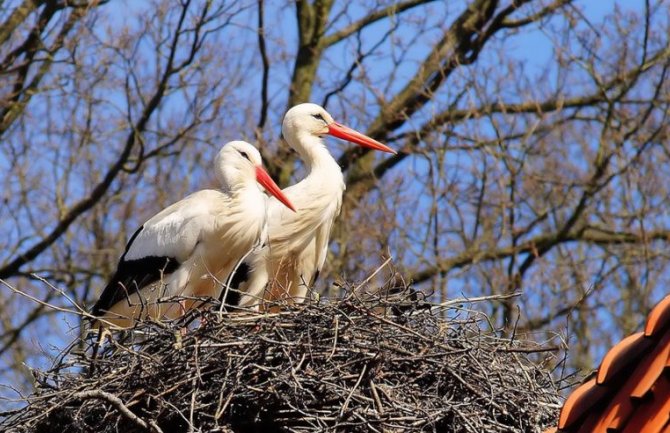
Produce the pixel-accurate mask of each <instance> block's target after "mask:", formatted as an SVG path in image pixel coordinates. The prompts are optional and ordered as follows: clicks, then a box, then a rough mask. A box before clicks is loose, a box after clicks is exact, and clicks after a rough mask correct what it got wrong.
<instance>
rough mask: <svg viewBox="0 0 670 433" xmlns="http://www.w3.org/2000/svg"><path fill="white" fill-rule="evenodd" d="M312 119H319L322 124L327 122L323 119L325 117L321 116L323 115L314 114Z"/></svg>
mask: <svg viewBox="0 0 670 433" xmlns="http://www.w3.org/2000/svg"><path fill="white" fill-rule="evenodd" d="M312 117H313V118H315V119H317V120H320V121H322V122H325V121H326V119H324V118H323V115H321V114H312Z"/></svg>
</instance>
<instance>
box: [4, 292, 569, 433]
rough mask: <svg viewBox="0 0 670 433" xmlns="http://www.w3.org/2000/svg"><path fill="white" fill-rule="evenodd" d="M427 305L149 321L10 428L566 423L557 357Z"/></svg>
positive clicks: (47, 386)
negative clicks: (554, 370) (555, 375)
mask: <svg viewBox="0 0 670 433" xmlns="http://www.w3.org/2000/svg"><path fill="white" fill-rule="evenodd" d="M418 305H419V304H417V303H411V304H410V305H409V308H408V309H407V310H408V311H404V312H402V313H400V312H399V311H397V310H396V309H393V311H392V310H391V309H389V308H380V305H379V302H376V303H374V305H373V304H371V303H370V302H363V301H359V300H357V299H355V298H353V297H348V298H346V299H344V300H340V301H333V302H321V303H312V304H310V305H304V306H300V307H297V308H293V309H283V310H282V311H281V312H278V313H250V312H246V313H245V312H235V313H228V314H223V315H218V314H216V313H215V312H208V313H204V316H202V317H198V315H195V317H194V315H191V316H190V317H187V318H185V319H183V320H181V321H180V322H178V323H170V324H165V323H162V324H159V323H141V324H139V325H138V326H137V328H136V329H135V330H134V331H132V333H130V335H125V336H124V337H121V336H119V335H116V336H115V338H114V341H112V342H111V343H110V342H108V343H106V344H105V346H104V348H102V349H101V351H100V353H99V354H98V356H97V360H96V361H95V370H94V372H93V373H89V372H90V365H91V362H92V360H91V352H92V351H91V350H88V351H87V352H86V354H82V353H76V351H74V350H73V351H71V352H70V353H68V354H66V356H65V357H63V359H62V360H60V362H58V363H57V365H56V366H55V367H54V368H53V369H52V370H51V371H48V372H45V373H40V374H38V375H37V377H38V387H37V391H36V393H35V394H34V395H33V396H31V397H30V398H28V399H27V403H28V404H27V406H26V407H25V408H23V409H21V410H20V411H18V412H17V413H15V414H13V415H12V416H9V417H8V418H6V419H5V420H4V421H2V422H0V427H4V429H5V430H6V431H10V432H60V431H67V432H72V433H76V432H145V431H153V432H165V433H167V432H189V431H202V432H213V431H217V432H275V431H277V432H279V431H282V432H283V431H289V432H317V431H319V432H321V431H342V432H367V431H372V432H406V431H434V432H478V433H479V432H542V431H543V430H544V429H545V428H546V427H547V426H549V425H551V424H553V423H555V420H556V415H557V411H558V407H559V401H560V399H559V396H558V391H557V388H556V385H555V384H554V382H553V381H552V378H551V375H550V373H549V372H548V371H547V369H546V367H542V366H541V365H540V364H538V363H537V362H538V361H542V360H544V361H547V363H548V364H549V363H553V362H554V361H555V360H551V359H549V360H548V358H551V357H553V355H552V354H551V352H550V351H548V349H547V348H546V347H541V346H538V345H536V344H533V343H530V342H524V341H518V340H513V339H510V338H502V337H500V336H499V335H498V333H496V332H495V331H493V330H491V328H490V324H489V323H488V319H487V317H486V316H484V315H482V314H478V313H474V312H472V311H469V310H466V309H463V308H461V307H462V305H461V306H455V305H454V303H453V302H452V303H450V305H444V304H443V305H441V306H432V307H427V305H426V304H425V303H424V304H421V305H420V306H421V307H422V308H419V309H417V308H414V307H417V306H418ZM406 307H407V306H406ZM198 314H199V313H198ZM203 317H204V318H205V319H206V320H205V321H204V324H202V325H201V326H200V327H196V326H195V322H197V321H200V320H201V319H202V318H203ZM194 319H195V322H194ZM185 327H187V328H188V330H186V333H185V334H184V331H185Z"/></svg>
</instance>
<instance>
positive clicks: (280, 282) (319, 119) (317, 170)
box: [227, 104, 396, 307]
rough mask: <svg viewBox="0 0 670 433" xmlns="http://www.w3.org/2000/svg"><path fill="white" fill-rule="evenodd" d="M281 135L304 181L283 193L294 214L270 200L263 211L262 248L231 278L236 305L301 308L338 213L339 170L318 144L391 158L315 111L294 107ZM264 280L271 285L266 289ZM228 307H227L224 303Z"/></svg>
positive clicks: (377, 144)
mask: <svg viewBox="0 0 670 433" xmlns="http://www.w3.org/2000/svg"><path fill="white" fill-rule="evenodd" d="M282 134H283V136H284V139H285V140H286V142H287V143H288V144H289V145H290V146H291V147H292V148H293V149H294V150H296V151H297V152H298V154H299V155H300V157H301V158H302V160H303V161H304V163H305V166H306V168H307V171H308V175H307V177H306V178H305V179H303V180H302V181H300V182H298V183H297V184H295V185H292V186H290V187H288V188H286V189H284V190H283V192H284V194H286V196H287V197H288V198H289V200H291V202H292V203H294V204H295V206H296V209H297V212H296V213H293V212H286V211H285V209H283V208H282V206H280V205H279V203H278V202H277V201H276V200H270V203H269V209H268V215H269V220H268V229H269V236H268V246H267V247H266V248H263V249H261V250H258V251H255V252H254V253H253V254H252V255H251V257H250V258H249V259H247V260H245V261H244V262H243V263H242V265H241V266H240V267H239V269H238V270H237V271H236V274H235V275H234V276H233V283H232V284H231V286H232V287H233V288H235V289H237V290H239V291H240V292H241V298H240V299H239V305H240V306H242V307H251V306H257V305H259V303H260V302H261V301H262V300H265V301H276V300H279V299H284V300H287V301H288V302H293V303H301V302H304V300H305V299H306V298H307V294H308V290H309V287H311V286H312V285H313V284H314V282H315V281H316V278H317V277H318V275H319V272H320V271H321V268H322V267H323V264H324V262H325V260H326V254H327V252H328V240H329V238H330V230H331V227H332V225H333V222H334V221H335V218H336V217H337V216H338V215H339V213H340V207H341V204H342V195H343V193H344V189H345V184H344V178H343V176H342V170H341V169H340V166H339V165H338V164H337V161H335V159H334V158H333V156H332V155H331V154H330V152H329V151H328V149H327V148H326V145H325V143H324V141H323V136H324V135H332V136H334V137H338V138H341V139H343V140H347V141H350V142H352V143H355V144H358V145H359V146H362V147H365V148H368V149H374V150H381V151H383V152H389V153H394V154H395V153H396V152H395V151H394V150H393V149H391V148H389V147H387V146H386V145H384V144H382V143H380V142H378V141H376V140H374V139H372V138H370V137H367V136H365V135H364V134H361V133H360V132H358V131H355V130H353V129H351V128H349V127H347V126H344V125H342V124H339V123H337V122H335V121H334V120H333V117H332V116H331V115H330V114H328V112H327V111H326V110H325V109H324V108H323V107H321V106H319V105H316V104H300V105H296V106H295V107H293V108H291V109H290V110H289V111H288V112H287V113H286V115H285V116H284V122H283V124H282ZM268 279H269V280H270V281H271V283H270V287H269V289H266V284H267V282H268ZM227 303H228V301H227Z"/></svg>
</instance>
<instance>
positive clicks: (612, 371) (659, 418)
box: [545, 296, 670, 433]
mask: <svg viewBox="0 0 670 433" xmlns="http://www.w3.org/2000/svg"><path fill="white" fill-rule="evenodd" d="M619 432H621V433H670V296H667V297H665V298H664V299H663V300H662V301H661V302H659V303H658V305H656V307H654V309H653V310H652V311H651V313H649V316H648V317H647V323H646V326H645V328H644V332H639V333H637V334H633V335H631V336H629V337H626V338H625V339H623V340H622V341H621V342H620V343H619V344H617V345H616V346H614V347H613V348H612V349H611V350H610V351H609V352H608V353H607V354H606V355H605V357H604V358H603V361H602V363H601V364H600V367H599V368H598V372H597V374H596V376H595V377H594V378H592V379H591V380H589V381H587V382H585V383H584V384H582V385H581V386H579V387H578V388H577V389H575V390H574V391H573V392H572V394H571V395H570V396H569V397H568V398H567V400H566V401H565V403H564V405H563V409H562V410H561V415H560V417H559V420H558V427H557V428H553V427H552V428H551V429H549V430H547V431H546V432H545V433H619Z"/></svg>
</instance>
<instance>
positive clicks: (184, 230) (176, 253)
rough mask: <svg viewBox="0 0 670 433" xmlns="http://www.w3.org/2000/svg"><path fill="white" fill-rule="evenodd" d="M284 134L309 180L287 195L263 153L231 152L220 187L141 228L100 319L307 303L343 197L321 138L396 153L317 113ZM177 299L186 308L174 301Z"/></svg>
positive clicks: (117, 322)
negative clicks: (207, 303)
mask: <svg viewBox="0 0 670 433" xmlns="http://www.w3.org/2000/svg"><path fill="white" fill-rule="evenodd" d="M282 134H283V136H284V138H285V139H286V142H287V143H288V144H289V145H290V146H291V147H292V148H293V149H294V150H296V151H297V152H298V154H299V155H300V157H301V158H302V160H303V161H304V163H305V165H306V168H307V171H308V175H307V177H306V178H305V179H303V180H302V181H300V182H298V183H297V184H295V185H293V186H290V187H288V188H286V189H284V190H283V191H282V190H280V189H279V187H278V186H277V185H276V184H275V183H274V181H273V180H272V179H271V178H270V176H269V175H268V174H267V172H266V171H265V170H264V169H263V168H262V161H261V156H260V153H259V152H258V150H256V148H255V147H253V146H252V145H251V144H249V143H246V142H243V141H232V142H230V143H227V144H226V145H224V146H223V148H222V149H221V151H220V152H219V154H218V155H217V157H216V159H215V161H214V167H215V172H216V177H217V179H218V180H219V182H220V183H221V188H220V189H219V190H202V191H198V192H196V193H194V194H191V195H190V196H188V197H186V198H185V199H183V200H181V201H178V202H177V203H175V204H173V205H171V206H169V207H167V208H166V209H164V210H163V211H161V212H159V213H158V214H156V215H155V216H154V217H152V218H151V219H149V220H148V221H147V222H146V223H145V224H144V225H143V226H142V227H140V228H139V230H137V231H136V232H135V234H134V235H133V236H132V237H131V238H130V240H129V241H128V244H127V245H126V249H125V252H124V253H123V255H122V256H121V259H120V261H119V264H118V266H117V269H116V272H115V273H114V275H113V276H112V278H111V280H110V281H109V283H108V284H107V286H106V287H105V289H104V291H103V293H102V295H101V296H100V299H99V300H98V302H97V303H96V304H95V305H94V306H93V310H92V313H93V315H94V316H96V317H98V318H100V319H101V320H100V321H101V322H102V323H106V324H111V325H114V326H118V327H130V326H132V325H133V324H134V322H135V320H136V319H138V318H140V317H147V316H149V317H153V318H160V317H167V318H176V317H179V316H180V315H182V314H183V313H184V311H186V310H188V309H190V308H193V307H194V305H197V303H198V302H199V300H201V299H202V298H204V297H212V298H224V297H225V298H226V299H233V298H235V297H234V296H228V297H227V296H225V295H230V294H239V296H237V299H236V301H235V302H234V303H235V304H236V305H237V306H242V307H252V306H255V305H259V304H261V303H263V302H267V301H275V300H278V299H281V298H286V299H288V300H289V301H290V302H303V301H304V299H306V297H307V296H308V290H309V287H310V286H311V285H312V284H313V283H314V281H315V279H316V277H317V276H318V274H319V272H320V270H321V268H322V267H323V264H324V262H325V260H326V254H327V250H328V239H329V237H330V230H331V227H332V225H333V222H334V220H335V218H336V217H337V216H338V214H339V213H340V206H341V204H342V195H343V193H344V189H345V184H344V179H343V176H342V171H341V169H340V167H339V165H338V164H337V162H336V161H335V159H334V158H333V157H332V155H331V154H330V152H328V149H327V148H326V146H325V144H324V141H323V136H324V135H332V136H334V137H338V138H341V139H344V140H347V141H350V142H352V143H355V144H358V145H359V146H362V147H365V148H369V149H375V150H381V151H384V152H390V153H395V151H393V150H392V149H391V148H389V147H387V146H385V145H384V144H382V143H380V142H378V141H376V140H373V139H372V138H370V137H367V136H365V135H363V134H361V133H359V132H357V131H355V130H353V129H351V128H348V127H346V126H344V125H341V124H339V123H337V122H335V121H334V120H333V118H332V116H331V115H330V114H328V112H326V110H324V109H323V108H322V107H320V106H318V105H315V104H300V105H297V106H295V107H293V108H291V109H290V110H289V111H288V112H287V113H286V116H285V117H284V122H283V124H282ZM258 184H260V185H262V186H263V188H265V190H266V191H267V192H268V193H270V194H271V195H273V196H274V197H275V198H276V199H272V198H268V197H267V196H265V195H264V194H263V193H262V191H261V189H260V188H259V187H258ZM175 297H179V298H180V302H174V301H170V299H173V298H175ZM166 300H167V302H166Z"/></svg>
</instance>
